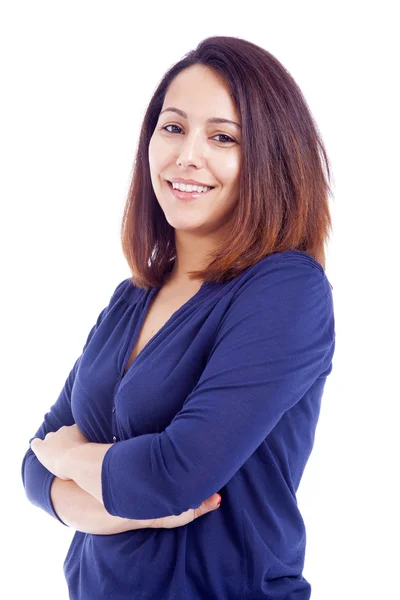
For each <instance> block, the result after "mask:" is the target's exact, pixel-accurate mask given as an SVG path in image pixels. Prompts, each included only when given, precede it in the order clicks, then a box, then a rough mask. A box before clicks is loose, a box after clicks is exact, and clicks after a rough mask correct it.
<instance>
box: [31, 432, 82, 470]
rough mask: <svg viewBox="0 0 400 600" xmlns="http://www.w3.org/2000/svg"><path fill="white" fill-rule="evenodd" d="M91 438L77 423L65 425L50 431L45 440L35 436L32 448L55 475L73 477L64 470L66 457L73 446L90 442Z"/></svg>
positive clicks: (40, 460)
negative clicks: (84, 433) (86, 435)
mask: <svg viewBox="0 0 400 600" xmlns="http://www.w3.org/2000/svg"><path fill="white" fill-rule="evenodd" d="M88 443H89V440H88V439H87V438H86V437H85V436H84V435H83V433H81V431H80V430H79V428H78V426H77V425H64V426H63V427H61V428H60V429H59V430H58V431H50V432H49V433H47V434H46V436H45V438H44V440H41V439H40V438H34V439H33V440H32V441H31V450H32V452H34V453H35V455H36V457H37V459H38V460H39V462H41V463H42V465H43V466H44V467H46V469H48V470H49V471H50V472H51V473H53V475H56V477H59V478H60V479H71V478H70V477H68V474H67V473H65V472H64V462H65V461H64V459H65V456H66V454H67V453H68V452H69V450H71V449H72V448H75V447H76V446H80V445H82V444H88Z"/></svg>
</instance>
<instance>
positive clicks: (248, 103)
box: [23, 36, 335, 600]
mask: <svg viewBox="0 0 400 600" xmlns="http://www.w3.org/2000/svg"><path fill="white" fill-rule="evenodd" d="M325 170H326V174H325ZM328 180H329V166H328V159H327V156H326V152H325V150H324V147H323V144H322V141H321V139H320V137H319V134H318V131H317V128H316V126H315V124H314V122H313V119H312V116H311V114H310V112H309V109H308V107H307V104H306V102H305V100H304V98H303V96H302V94H301V92H300V90H299V88H298V86H297V85H296V83H295V82H294V81H293V79H292V77H291V76H290V75H289V74H288V72H287V71H286V70H285V69H284V67H283V66H282V65H281V64H280V63H279V62H278V61H277V60H276V59H275V58H274V57H273V56H272V55H271V54H269V53H268V52H267V51H265V50H264V49H262V48H260V47H258V46H256V45H254V44H252V43H250V42H248V41H245V40H242V39H238V38H233V37H223V36H222V37H220V36H217V37H212V38H208V39H205V40H203V41H202V42H201V43H200V44H199V46H198V47H197V48H196V49H195V50H194V51H192V52H190V53H188V54H187V55H186V56H185V57H184V58H183V59H182V60H181V61H179V62H178V63H177V64H176V65H174V66H173V67H172V68H171V69H170V70H169V71H168V72H167V73H166V75H165V76H164V77H163V79H162V81H161V82H160V84H159V85H158V87H157V89H156V91H155V94H154V96H153V98H152V99H151V101H150V104H149V107H148V109H147V112H146V115H145V118H144V123H143V126H142V130H141V135H140V140H139V146H138V151H137V157H136V161H135V169H134V172H133V177H132V184H131V187H130V190H129V195H128V200H127V203H126V207H125V211H124V216H123V224H122V246H123V251H124V255H125V257H126V259H127V261H128V264H129V267H130V270H131V272H132V277H130V278H128V279H126V280H124V281H122V282H120V283H119V284H118V286H117V287H116V289H115V291H114V293H113V294H112V297H111V299H110V303H109V305H108V306H107V307H106V308H104V309H103V311H102V312H101V313H100V315H99V317H98V319H97V322H96V324H95V325H94V326H93V328H92V329H91V331H90V333H89V336H88V339H87V341H86V344H85V346H84V348H83V352H82V354H81V356H80V357H79V358H78V359H77V361H76V363H75V365H74V367H73V369H72V371H71V373H70V375H69V377H68V379H67V380H66V383H65V386H64V388H63V390H62V392H61V394H60V396H59V398H58V400H57V402H56V403H55V404H54V405H53V406H52V407H51V409H50V411H49V412H48V413H47V414H46V415H45V418H44V422H43V423H42V425H41V426H40V428H39V429H38V431H37V433H36V435H35V438H33V439H32V440H31V447H30V449H29V450H28V451H27V453H26V455H25V457H24V461H23V480H24V485H25V489H26V493H27V496H28V498H29V500H30V501H31V502H32V503H33V504H36V505H37V506H39V507H41V508H42V509H44V510H46V511H47V512H48V513H49V514H50V515H52V516H53V517H55V518H57V519H59V520H60V521H61V522H63V523H64V524H66V525H69V526H71V527H74V528H75V529H76V533H75V535H74V538H73V540H72V543H71V547H70V549H69V552H68V555H67V557H66V560H65V563H64V572H65V576H66V579H67V583H68V588H69V593H70V598H72V599H74V600H75V599H76V600H78V599H80V600H83V599H84V600H90V599H93V600H101V599H109V598H112V599H113V600H119V599H122V598H132V599H133V598H141V599H142V600H144V599H146V600H147V599H148V600H150V599H152V600H158V599H163V600H168V599H171V600H172V599H174V600H178V599H182V600H204V599H210V600H211V599H215V600H222V599H224V600H226V599H229V600H234V599H238V600H239V599H242V598H249V599H250V598H251V599H252V600H256V599H262V598H265V599H269V600H272V599H277V598H285V599H287V600H289V599H291V598H293V599H294V598H296V600H306V599H308V598H310V591H311V586H310V583H309V582H308V581H306V580H305V578H304V577H303V575H302V570H303V566H304V555H305V542H306V533H305V526H304V522H303V519H302V517H301V514H300V512H299V509H298V507H297V503H296V490H297V488H298V486H299V483H300V479H301V476H302V473H303V470H304V468H305V465H306V463H307V460H308V458H309V455H310V452H311V450H312V446H313V441H314V434H315V428H316V424H317V421H318V416H319V410H320V403H321V398H322V394H323V390H324V386H325V382H326V378H327V376H328V375H329V373H330V372H331V369H332V357H333V354H334V347H335V331H334V312H333V302H332V293H331V285H330V283H329V281H328V279H327V277H326V274H325V271H324V267H325V257H324V244H325V242H326V240H327V237H328V232H329V229H330V226H331V221H330V214H329V208H328V194H329V191H330V190H329V184H328ZM186 184H187V185H186ZM192 184H193V185H195V186H196V187H195V188H194V190H195V191H193V188H192V187H191V186H192ZM197 186H199V187H197ZM218 493H219V495H220V496H221V497H222V504H221V506H220V507H219V508H218V510H215V509H216V508H217V498H218ZM195 509H198V511H197V512H196V511H195ZM197 517H199V518H197Z"/></svg>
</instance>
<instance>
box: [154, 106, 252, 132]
mask: <svg viewBox="0 0 400 600" xmlns="http://www.w3.org/2000/svg"><path fill="white" fill-rule="evenodd" d="M167 110H168V111H171V112H174V113H177V114H178V115H179V116H181V117H183V118H184V119H187V118H188V117H187V114H186V113H185V112H184V111H183V110H180V109H179V108H176V107H175V106H169V107H168V108H164V110H162V111H161V112H160V115H162V114H163V113H165V112H167ZM207 123H231V124H232V125H236V127H238V128H239V129H241V126H240V125H239V123H236V121H232V120H231V119H222V118H219V117H212V118H211V119H207Z"/></svg>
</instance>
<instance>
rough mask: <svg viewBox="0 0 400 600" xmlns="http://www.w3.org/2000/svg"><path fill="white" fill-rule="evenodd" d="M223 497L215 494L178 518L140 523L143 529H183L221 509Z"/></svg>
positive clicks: (142, 521)
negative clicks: (199, 518)
mask: <svg viewBox="0 0 400 600" xmlns="http://www.w3.org/2000/svg"><path fill="white" fill-rule="evenodd" d="M220 500H221V496H220V495H219V494H213V495H212V496H210V497H209V498H207V500H204V502H202V503H201V504H200V506H199V507H198V508H189V510H187V511H185V512H183V513H181V514H180V515H178V516H175V515H172V516H171V517H159V518H157V519H145V520H141V521H140V522H141V523H142V524H143V528H146V527H150V528H152V529H174V528H175V527H182V525H187V524H188V523H191V522H192V521H194V520H195V519H197V518H198V517H202V516H203V515H205V514H206V513H208V512H211V511H212V510H215V509H217V508H218V507H219V504H217V502H219V501H220Z"/></svg>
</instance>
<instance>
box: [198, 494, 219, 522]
mask: <svg viewBox="0 0 400 600" xmlns="http://www.w3.org/2000/svg"><path fill="white" fill-rule="evenodd" d="M220 503H221V496H220V495H219V494H213V495H212V496H211V497H210V498H207V500H204V502H203V503H202V504H201V505H200V506H199V508H196V509H195V511H194V512H195V514H196V517H201V516H202V515H204V514H206V513H208V512H210V511H211V510H216V509H217V508H219V505H220Z"/></svg>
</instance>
